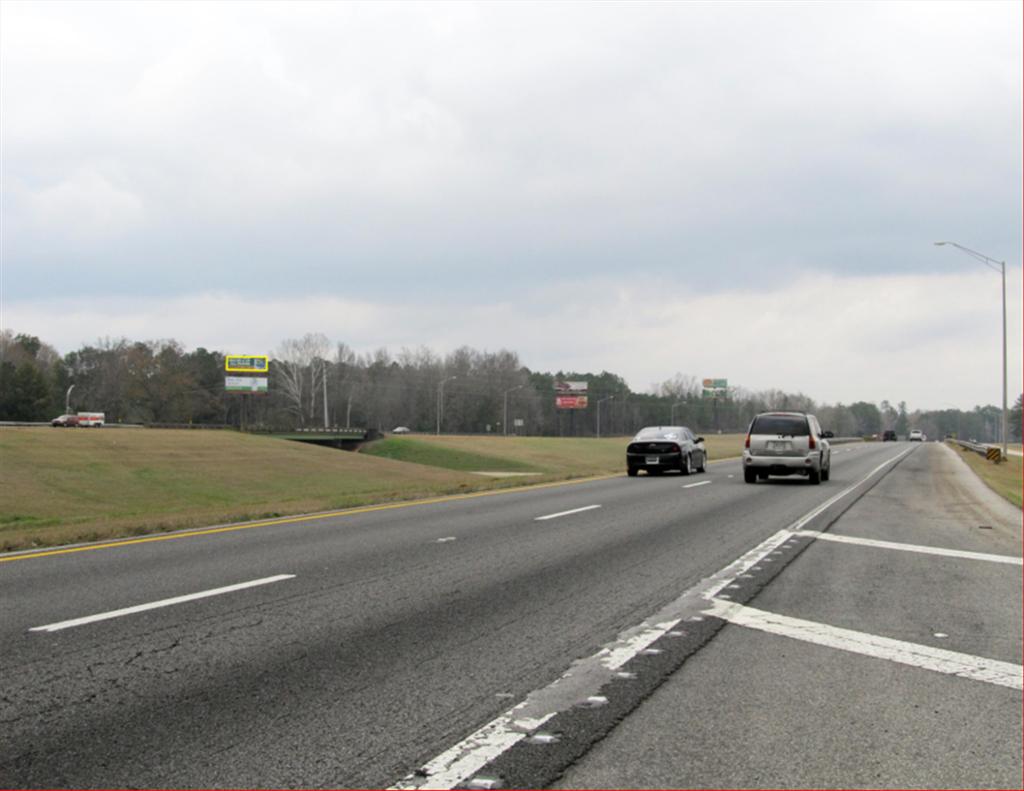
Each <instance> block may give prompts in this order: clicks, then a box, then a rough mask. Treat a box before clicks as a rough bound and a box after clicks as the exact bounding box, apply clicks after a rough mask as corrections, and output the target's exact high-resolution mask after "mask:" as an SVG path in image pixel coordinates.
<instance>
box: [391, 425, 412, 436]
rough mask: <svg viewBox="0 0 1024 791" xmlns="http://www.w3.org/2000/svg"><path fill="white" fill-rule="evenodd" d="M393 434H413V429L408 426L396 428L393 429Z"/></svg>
mask: <svg viewBox="0 0 1024 791" xmlns="http://www.w3.org/2000/svg"><path fill="white" fill-rule="evenodd" d="M391 433H392V434H412V429H410V428H409V427H408V426H395V427H394V428H393V429H391Z"/></svg>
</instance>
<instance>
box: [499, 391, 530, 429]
mask: <svg viewBox="0 0 1024 791" xmlns="http://www.w3.org/2000/svg"><path fill="white" fill-rule="evenodd" d="M523 387H525V385H516V386H515V387H510V388H509V389H508V390H506V391H505V413H504V415H503V418H502V423H501V427H502V429H503V430H504V432H505V436H506V437H507V436H508V394H509V393H512V392H514V391H516V390H522V389H523Z"/></svg>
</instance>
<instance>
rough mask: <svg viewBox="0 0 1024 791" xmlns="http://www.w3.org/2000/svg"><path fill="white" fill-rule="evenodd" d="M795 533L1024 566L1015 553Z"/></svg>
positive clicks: (824, 534) (842, 542)
mask: <svg viewBox="0 0 1024 791" xmlns="http://www.w3.org/2000/svg"><path fill="white" fill-rule="evenodd" d="M795 535H798V536H812V537H814V538H820V539H822V540H824V541H834V542H836V543H837V544H857V545H858V546H863V547H877V548H878V549H894V550H897V551H898V552H919V553H921V554H923V555H942V556H944V557H950V558H964V559H966V560H986V561H988V562H990V563H1007V564H1009V565H1011V566H1024V558H1019V557H1015V556H1013V555H993V554H991V553H988V552H969V551H968V550H966V549H944V548H943V547H929V546H925V545H924V544H901V543H899V542H897V541H879V540H877V539H874V538H857V537H856V536H840V535H836V534H835V533H821V532H819V531H817V530H798V531H796V533H795Z"/></svg>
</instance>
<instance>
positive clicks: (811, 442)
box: [807, 434, 815, 450]
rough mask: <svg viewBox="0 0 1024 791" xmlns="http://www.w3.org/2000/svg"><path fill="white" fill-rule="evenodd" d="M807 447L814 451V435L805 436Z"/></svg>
mask: <svg viewBox="0 0 1024 791" xmlns="http://www.w3.org/2000/svg"><path fill="white" fill-rule="evenodd" d="M807 447H808V448H809V449H810V450H814V447H815V446H814V435H813V434H808V435H807Z"/></svg>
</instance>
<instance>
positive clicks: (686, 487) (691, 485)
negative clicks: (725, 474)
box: [683, 481, 711, 489]
mask: <svg viewBox="0 0 1024 791" xmlns="http://www.w3.org/2000/svg"><path fill="white" fill-rule="evenodd" d="M709 483H711V481H699V482H698V483H688V484H686V485H685V486H684V487H683V488H684V489H692V488H693V487H694V486H707V485H708V484H709Z"/></svg>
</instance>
